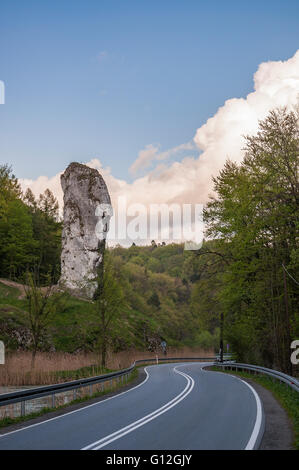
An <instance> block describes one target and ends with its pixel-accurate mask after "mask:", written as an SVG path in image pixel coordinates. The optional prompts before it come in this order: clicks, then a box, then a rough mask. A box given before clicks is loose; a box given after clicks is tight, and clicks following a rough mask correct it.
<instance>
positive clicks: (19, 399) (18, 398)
mask: <svg viewBox="0 0 299 470" xmlns="http://www.w3.org/2000/svg"><path fill="white" fill-rule="evenodd" d="M217 359H219V356H213V357H167V356H163V357H157V356H155V357H153V358H147V359H139V360H137V361H135V362H134V363H133V364H132V365H131V366H130V367H128V368H126V369H122V370H119V371H116V372H110V373H109V374H104V375H99V376H95V377H88V378H85V379H79V380H72V381H70V382H63V383H59V384H53V385H45V386H41V387H35V388H30V389H26V390H20V391H17V392H9V393H3V394H0V410H1V409H2V407H5V406H7V405H11V404H17V403H20V404H21V409H20V413H19V414H20V415H21V416H24V415H25V414H26V409H25V404H26V402H28V401H30V400H35V399H37V398H43V397H50V398H51V407H52V408H55V406H56V400H55V396H56V395H57V394H61V393H64V392H69V391H73V396H72V400H76V398H78V396H77V390H78V389H82V388H87V387H89V391H88V394H89V396H92V395H93V394H94V390H93V386H94V385H96V384H102V388H101V390H102V391H104V383H105V382H110V384H111V386H112V383H113V381H115V380H117V381H118V382H120V381H121V382H122V383H126V382H127V380H128V378H129V375H130V374H131V373H132V371H133V370H134V368H135V367H136V365H137V364H144V363H157V362H160V363H161V362H164V363H165V362H174V361H184V362H187V361H208V362H213V363H214V365H217V366H219V367H222V368H230V369H235V370H237V369H243V370H250V371H253V372H255V373H257V374H260V373H262V374H266V375H269V376H271V377H273V378H274V379H276V380H279V381H281V382H285V383H286V384H287V385H289V386H290V387H292V388H293V389H294V390H296V391H297V392H298V391H299V381H298V380H297V379H296V378H294V377H291V376H289V375H287V374H284V373H282V372H279V371H275V370H272V369H267V368H266V367H260V366H254V365H251V364H238V363H235V362H233V361H230V360H229V355H226V356H225V360H226V361H227V362H226V363H225V364H224V363H220V362H216V360H217ZM43 407H44V408H45V406H43Z"/></svg>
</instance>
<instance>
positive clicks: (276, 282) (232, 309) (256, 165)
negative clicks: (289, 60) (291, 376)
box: [199, 109, 299, 372]
mask: <svg viewBox="0 0 299 470" xmlns="http://www.w3.org/2000/svg"><path fill="white" fill-rule="evenodd" d="M298 155H299V131H298V116H297V115H296V113H294V112H287V111H286V109H279V110H275V111H272V112H271V113H270V114H269V116H268V117H267V118H266V119H265V120H264V121H263V122H260V131H259V132H258V134H257V135H256V136H250V137H249V136H247V137H246V146H245V157H244V160H243V162H242V163H241V164H240V165H237V164H235V163H233V162H230V161H227V162H226V164H225V166H224V168H223V170H222V171H220V174H219V176H217V177H216V178H214V189H215V192H216V194H217V196H215V197H214V198H212V199H211V200H210V202H209V203H208V205H207V208H206V210H205V221H206V222H207V224H208V230H207V235H208V236H210V237H214V238H215V246H216V248H215V250H214V251H215V252H217V253H218V254H219V258H220V259H221V258H222V263H221V266H220V269H219V270H218V272H217V275H216V276H215V280H216V286H215V287H216V290H217V293H216V297H215V300H216V302H219V304H220V306H221V309H222V311H223V312H224V313H225V325H226V335H227V338H228V340H229V342H230V343H231V344H232V346H233V349H234V351H235V352H236V353H237V357H238V359H239V360H242V361H244V362H254V363H261V364H264V365H267V366H269V367H274V368H278V369H281V370H284V371H286V372H290V360H289V356H290V342H291V340H292V339H295V338H296V337H298V334H299V331H298V287H297V285H296V283H295V282H294V281H292V279H291V278H290V277H287V275H285V274H284V270H283V264H284V265H285V266H286V267H287V269H289V270H290V273H291V274H292V275H293V276H294V278H295V277H297V278H298V256H297V252H298V251H297V250H298V230H297V229H298V201H299V194H298V175H297V171H298ZM206 256H208V254H206ZM210 256H212V257H214V258H215V257H216V256H217V255H215V253H214V252H213V253H210ZM199 289H200V288H199Z"/></svg>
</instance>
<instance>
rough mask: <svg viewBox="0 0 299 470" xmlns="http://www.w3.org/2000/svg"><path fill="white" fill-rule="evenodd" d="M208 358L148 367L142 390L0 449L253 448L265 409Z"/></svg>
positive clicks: (19, 436)
mask: <svg viewBox="0 0 299 470" xmlns="http://www.w3.org/2000/svg"><path fill="white" fill-rule="evenodd" d="M203 365H204V364H203V363H180V364H173V363H172V364H161V365H158V366H156V365H155V366H149V367H146V369H145V370H146V374H147V377H146V379H145V380H144V381H143V382H142V383H141V384H140V385H138V386H137V387H134V388H132V389H130V390H128V391H126V392H123V393H120V394H118V395H115V396H113V397H110V398H108V399H105V400H102V401H100V402H98V403H93V404H92V405H87V406H85V407H83V408H80V409H78V410H75V411H72V412H69V413H66V414H64V415H61V416H58V417H56V418H52V419H50V420H47V421H43V422H41V423H37V424H34V425H31V426H27V427H25V428H23V429H20V430H17V431H13V432H11V433H7V434H4V435H2V436H0V450H1V449H84V450H89V449H94V450H97V449H106V450H111V449H113V450H120V449H122V450H132V449H133V450H141V449H142V450H143V449H149V450H163V449H168V450H172V449H173V450H176V449H180V450H190V449H191V450H195V449H210V450H211V449H219V450H220V449H253V448H256V447H257V446H258V444H259V442H260V439H261V435H262V428H263V413H262V407H261V403H260V400H259V397H258V395H257V394H256V392H255V391H254V389H253V388H252V387H251V386H250V385H248V384H247V383H246V382H244V381H242V380H240V379H238V378H236V377H234V376H231V375H227V374H222V373H218V372H210V371H205V370H203V369H202V366H203Z"/></svg>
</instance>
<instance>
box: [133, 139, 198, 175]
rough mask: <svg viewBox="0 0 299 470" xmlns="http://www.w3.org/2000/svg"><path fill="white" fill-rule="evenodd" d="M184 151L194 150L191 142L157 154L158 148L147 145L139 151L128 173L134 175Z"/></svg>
mask: <svg viewBox="0 0 299 470" xmlns="http://www.w3.org/2000/svg"><path fill="white" fill-rule="evenodd" d="M184 150H194V144H193V142H187V143H186V144H181V145H178V146H177V147H173V148H171V149H169V150H166V151H165V152H159V146H155V145H152V144H149V145H147V146H146V147H145V149H143V150H140V152H139V154H138V158H137V159H136V160H135V162H134V163H133V164H132V165H131V167H130V173H132V174H133V175H136V173H137V172H138V171H140V170H144V169H146V168H149V167H150V166H151V164H152V163H153V162H154V161H161V160H166V159H167V158H170V157H172V156H173V155H175V154H177V153H180V152H182V151H184Z"/></svg>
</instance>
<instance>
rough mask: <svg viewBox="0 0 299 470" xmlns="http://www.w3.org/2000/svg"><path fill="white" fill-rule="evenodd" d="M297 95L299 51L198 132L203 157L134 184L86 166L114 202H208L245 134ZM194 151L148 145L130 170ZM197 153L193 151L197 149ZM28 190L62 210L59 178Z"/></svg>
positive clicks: (162, 167) (260, 74)
mask: <svg viewBox="0 0 299 470" xmlns="http://www.w3.org/2000/svg"><path fill="white" fill-rule="evenodd" d="M298 93H299V50H298V51H297V53H296V54H295V55H294V56H293V57H292V58H290V59H289V60H286V61H275V62H273V61H272V62H265V63H262V64H261V65H260V66H259V68H258V70H257V72H256V73H255V75H254V91H253V92H252V93H250V94H248V95H247V97H246V98H233V99H230V100H227V101H226V102H225V103H224V105H223V106H221V107H220V108H219V109H218V111H217V112H216V114H215V115H214V116H213V117H211V118H210V119H208V120H207V122H206V123H205V124H204V125H203V126H201V127H200V128H199V129H197V131H196V133H195V137H194V142H195V144H196V146H197V148H198V149H199V150H200V151H201V152H202V153H201V155H200V156H198V155H197V156H196V157H188V158H184V159H183V160H182V161H181V162H174V163H171V164H169V163H168V164H167V163H166V162H165V161H164V163H163V164H161V163H158V166H157V167H156V168H155V170H154V171H151V172H148V173H147V174H146V175H144V176H142V177H139V178H136V179H135V180H134V181H133V182H132V183H127V182H126V181H124V180H120V179H117V178H115V177H114V176H113V175H112V174H111V172H110V169H109V168H108V169H107V168H102V165H101V162H100V161H99V160H98V159H94V160H91V161H90V162H88V163H87V164H88V165H89V166H91V167H93V168H97V169H98V170H99V171H100V173H101V174H102V176H103V177H104V179H105V181H106V183H107V186H108V189H109V192H110V194H111V198H112V202H113V201H116V198H117V196H119V195H126V197H127V200H128V203H134V202H139V203H143V204H150V203H172V202H179V203H205V202H206V201H207V200H208V195H209V193H211V191H212V182H211V176H212V175H216V174H217V173H218V171H219V170H220V169H221V168H222V166H223V164H224V163H225V160H226V159H227V158H228V157H229V158H230V159H232V160H235V161H237V162H240V161H241V160H242V151H241V149H242V147H243V146H244V139H243V137H242V135H246V134H254V133H256V131H257V129H258V121H259V120H261V119H264V118H265V117H266V115H267V114H268V112H269V111H270V110H271V109H273V108H275V107H277V106H292V105H294V104H295V103H296V101H297V96H298ZM186 149H187V150H190V149H192V144H190V143H188V144H182V145H181V146H178V147H175V148H174V149H170V150H168V151H166V152H159V147H158V146H155V145H148V146H147V147H146V148H145V149H143V150H141V151H140V152H139V155H138V158H137V160H136V161H135V162H134V163H133V164H132V166H131V171H132V172H136V171H139V170H140V169H142V168H148V167H149V166H150V165H151V164H152V163H153V162H161V161H162V160H166V159H167V158H168V157H170V156H171V155H173V154H174V153H176V152H179V151H181V150H186ZM193 151H194V147H193ZM21 183H22V185H23V187H24V188H26V187H31V189H32V190H33V192H34V193H35V194H36V195H39V193H41V192H43V191H44V190H45V189H46V188H47V187H48V188H49V189H51V190H52V191H53V192H54V194H55V195H56V197H57V198H58V200H59V202H60V205H61V206H62V190H61V186H60V173H59V174H58V175H56V176H54V177H53V178H47V177H45V176H40V177H39V178H38V179H37V180H35V181H31V180H21Z"/></svg>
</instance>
